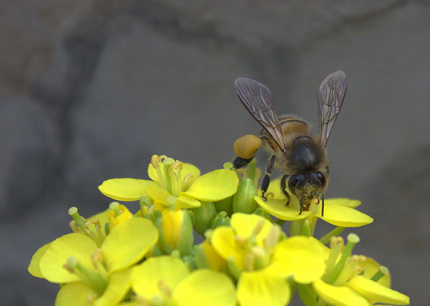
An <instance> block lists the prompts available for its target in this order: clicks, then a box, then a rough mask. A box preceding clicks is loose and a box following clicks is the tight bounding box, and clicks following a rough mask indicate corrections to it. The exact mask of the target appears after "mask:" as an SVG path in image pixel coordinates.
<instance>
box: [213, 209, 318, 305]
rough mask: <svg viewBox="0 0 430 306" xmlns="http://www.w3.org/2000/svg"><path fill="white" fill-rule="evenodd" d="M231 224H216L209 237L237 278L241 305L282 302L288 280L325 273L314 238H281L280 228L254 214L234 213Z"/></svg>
mask: <svg viewBox="0 0 430 306" xmlns="http://www.w3.org/2000/svg"><path fill="white" fill-rule="evenodd" d="M230 225H231V227H227V226H220V227H217V228H216V229H215V230H214V231H213V233H212V235H211V236H210V242H211V245H212V246H213V248H214V249H215V250H216V252H217V253H218V254H219V255H220V256H221V257H222V258H223V259H224V260H225V261H227V266H228V270H229V273H230V274H231V275H232V276H233V277H235V278H237V279H238V284H237V299H238V301H239V304H241V305H251V306H252V305H285V304H287V303H288V302H289V301H290V299H291V297H292V290H291V285H290V282H288V281H287V280H286V279H287V278H289V279H291V280H292V281H295V282H298V283H305V284H308V283H311V282H312V281H314V280H316V279H319V278H320V277H321V276H322V274H323V273H324V269H325V263H324V249H323V248H322V247H321V244H320V243H319V242H318V241H317V240H316V239H315V238H313V237H305V236H297V237H292V238H288V239H284V240H280V238H281V229H280V227H279V226H278V225H274V224H272V223H271V222H269V221H268V220H266V219H265V218H263V217H260V216H257V215H246V214H241V213H235V214H233V216H232V218H231V222H230Z"/></svg>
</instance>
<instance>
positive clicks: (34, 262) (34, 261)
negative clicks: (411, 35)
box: [28, 242, 51, 278]
mask: <svg viewBox="0 0 430 306" xmlns="http://www.w3.org/2000/svg"><path fill="white" fill-rule="evenodd" d="M50 245H51V242H50V243H47V244H45V245H44V246H43V247H41V248H39V249H38V250H37V251H36V253H34V255H33V257H32V258H31V261H30V265H29V266H28V272H30V274H31V275H33V276H34V277H39V278H43V274H42V272H40V266H39V265H40V260H41V259H42V257H43V255H45V252H46V250H47V249H49V246H50Z"/></svg>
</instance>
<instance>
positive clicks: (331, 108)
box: [317, 70, 346, 147]
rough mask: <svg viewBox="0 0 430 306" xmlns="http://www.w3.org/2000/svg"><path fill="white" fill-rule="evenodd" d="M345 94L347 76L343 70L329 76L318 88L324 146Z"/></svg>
mask: <svg viewBox="0 0 430 306" xmlns="http://www.w3.org/2000/svg"><path fill="white" fill-rule="evenodd" d="M345 94H346V76H345V73H344V72H343V71H341V70H338V71H336V72H333V73H332V74H330V75H329V76H327V77H326V78H325V79H324V81H322V83H321V85H320V87H319V88H318V90H317V99H318V121H319V128H320V139H321V144H322V146H323V147H325V146H326V145H327V141H328V137H329V136H330V133H331V129H332V128H333V125H334V122H335V121H336V118H337V115H338V114H339V112H340V108H341V107H342V103H343V99H344V98H345Z"/></svg>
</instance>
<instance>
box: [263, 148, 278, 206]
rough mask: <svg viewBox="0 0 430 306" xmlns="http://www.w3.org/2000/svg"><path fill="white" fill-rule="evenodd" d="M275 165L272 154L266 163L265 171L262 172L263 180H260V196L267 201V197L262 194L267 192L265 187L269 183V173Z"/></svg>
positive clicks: (267, 186)
mask: <svg viewBox="0 0 430 306" xmlns="http://www.w3.org/2000/svg"><path fill="white" fill-rule="evenodd" d="M274 166H275V155H273V156H272V157H271V158H270V160H269V163H268V164H267V167H266V173H265V174H264V177H263V180H262V181H261V191H262V192H261V197H262V198H263V200H264V201H267V198H266V197H265V196H264V194H265V193H266V192H267V189H268V188H269V184H270V175H271V174H272V172H273V167H274Z"/></svg>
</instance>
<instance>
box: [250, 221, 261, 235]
mask: <svg viewBox="0 0 430 306" xmlns="http://www.w3.org/2000/svg"><path fill="white" fill-rule="evenodd" d="M263 226H264V221H263V220H260V221H259V222H258V223H257V225H256V226H255V227H254V229H253V230H252V235H255V236H257V235H258V234H259V233H260V232H261V230H262V229H263Z"/></svg>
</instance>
